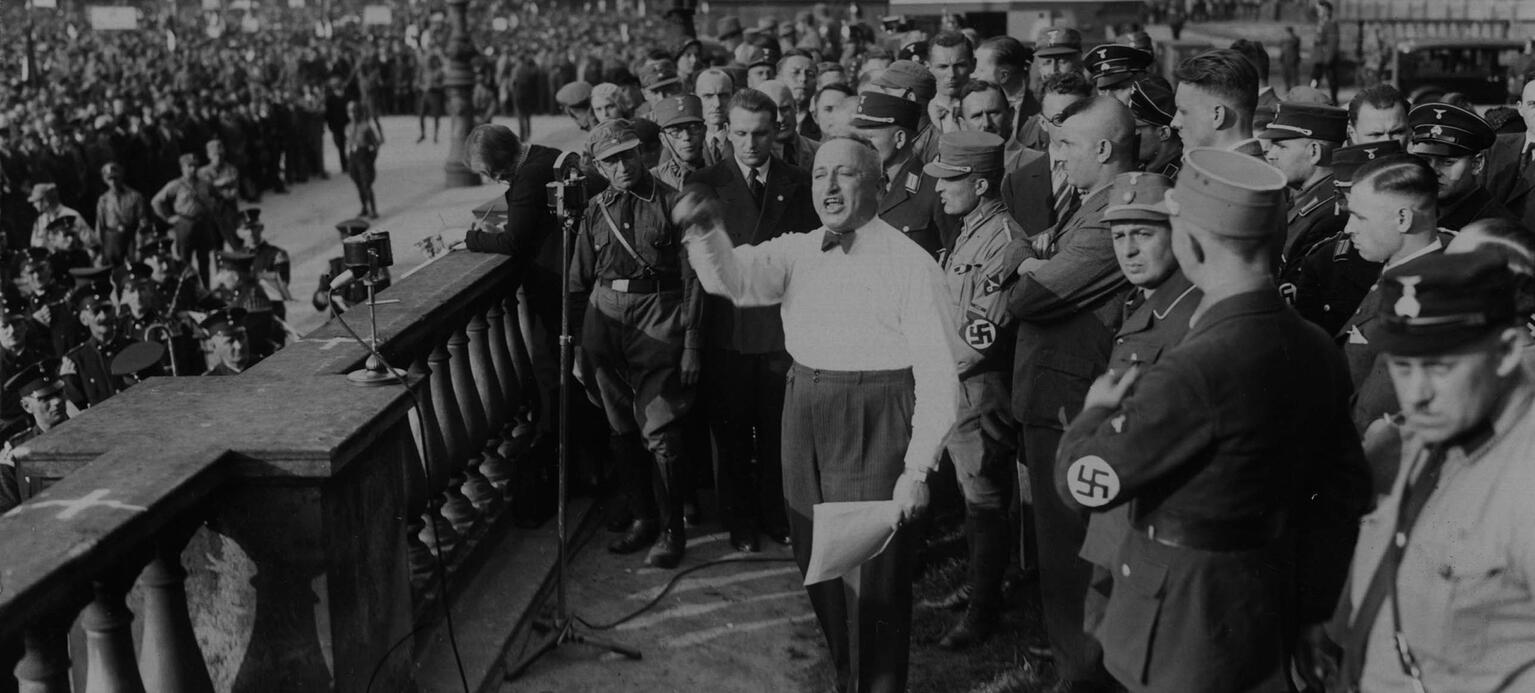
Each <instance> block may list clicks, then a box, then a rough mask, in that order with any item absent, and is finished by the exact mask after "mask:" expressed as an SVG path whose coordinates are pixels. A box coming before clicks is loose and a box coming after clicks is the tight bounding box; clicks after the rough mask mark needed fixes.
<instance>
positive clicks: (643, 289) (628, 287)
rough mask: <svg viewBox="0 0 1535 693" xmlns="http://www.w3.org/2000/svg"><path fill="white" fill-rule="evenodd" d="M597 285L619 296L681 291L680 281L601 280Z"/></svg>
mask: <svg viewBox="0 0 1535 693" xmlns="http://www.w3.org/2000/svg"><path fill="white" fill-rule="evenodd" d="M599 283H600V284H601V285H602V286H605V287H607V288H609V289H612V290H614V291H617V292H618V293H621V294H654V293H660V292H662V291H681V290H682V280H681V279H665V278H663V279H603V280H601V281H600V282H599Z"/></svg>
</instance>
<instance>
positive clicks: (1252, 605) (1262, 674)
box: [1051, 148, 1369, 693]
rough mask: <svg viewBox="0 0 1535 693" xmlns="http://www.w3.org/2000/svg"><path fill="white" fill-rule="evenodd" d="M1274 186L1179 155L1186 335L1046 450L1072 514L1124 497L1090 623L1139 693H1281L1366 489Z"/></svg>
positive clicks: (1107, 390)
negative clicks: (1189, 291)
mask: <svg viewBox="0 0 1535 693" xmlns="http://www.w3.org/2000/svg"><path fill="white" fill-rule="evenodd" d="M1284 187H1285V181H1284V176H1283V175H1282V174H1280V173H1279V172H1278V171H1276V170H1274V169H1273V168H1272V167H1270V166H1268V165H1267V164H1265V163H1263V162H1261V161H1258V160H1256V158H1254V157H1250V156H1246V155H1243V154H1240V153H1237V152H1232V151H1230V150H1224V149H1213V148H1197V149H1191V150H1190V151H1189V152H1188V154H1187V156H1186V157H1185V167H1184V170H1183V174H1182V176H1180V177H1179V179H1178V183H1177V186H1176V187H1175V188H1174V189H1173V190H1172V191H1170V192H1169V193H1168V195H1167V199H1166V204H1167V207H1168V210H1169V214H1170V217H1171V220H1172V232H1173V238H1172V243H1173V252H1174V254H1175V255H1176V257H1177V259H1178V264H1179V266H1180V267H1181V268H1182V269H1183V271H1184V272H1185V273H1186V275H1187V276H1188V278H1189V280H1190V281H1191V282H1192V283H1193V284H1194V285H1195V286H1198V287H1200V289H1201V290H1202V291H1203V292H1204V297H1203V298H1202V299H1201V301H1200V304H1199V307H1198V308H1197V309H1196V310H1195V317H1194V323H1193V326H1192V327H1191V328H1190V329H1189V332H1188V334H1187V336H1185V338H1184V339H1183V341H1182V342H1181V343H1180V344H1179V345H1178V346H1176V347H1173V348H1172V349H1170V350H1168V351H1167V352H1165V353H1163V354H1162V355H1161V357H1160V358H1159V360H1158V361H1157V363H1156V365H1154V366H1151V367H1149V368H1148V367H1132V368H1130V369H1129V370H1128V371H1126V372H1118V371H1114V372H1110V373H1106V374H1104V375H1103V376H1101V377H1099V378H1098V379H1097V381H1095V382H1094V383H1093V385H1092V388H1091V389H1090V390H1089V391H1088V392H1087V396H1086V400H1085V403H1084V406H1083V409H1082V413H1081V415H1080V416H1078V417H1077V418H1076V419H1075V420H1073V421H1072V424H1071V426H1070V428H1069V430H1068V431H1067V432H1066V435H1065V437H1064V438H1062V440H1061V445H1060V449H1059V454H1058V455H1057V456H1056V459H1055V461H1054V462H1055V468H1056V475H1055V484H1054V485H1053V487H1051V488H1054V489H1055V491H1056V495H1057V496H1058V497H1059V498H1060V499H1061V500H1063V501H1064V502H1065V503H1066V504H1067V507H1069V508H1071V509H1073V510H1076V511H1092V512H1104V511H1107V510H1110V509H1112V508H1115V507H1121V506H1128V507H1129V511H1128V512H1129V520H1130V531H1129V532H1127V533H1126V535H1125V539H1124V541H1123V542H1122V543H1121V544H1120V545H1119V547H1118V551H1117V552H1116V554H1115V563H1116V564H1117V566H1116V568H1115V570H1113V571H1112V572H1113V576H1114V577H1113V579H1114V584H1113V590H1112V593H1111V594H1110V596H1109V599H1108V603H1107V607H1106V610H1105V612H1104V617H1103V620H1102V622H1101V623H1099V624H1098V627H1097V629H1096V630H1095V631H1094V633H1095V635H1096V636H1097V638H1098V639H1099V641H1100V642H1101V643H1102V644H1103V652H1104V662H1105V664H1106V666H1107V667H1108V669H1109V671H1110V672H1111V673H1112V674H1113V675H1114V678H1116V679H1117V680H1118V681H1119V683H1120V684H1121V685H1123V686H1124V687H1126V688H1127V689H1129V690H1131V691H1137V692H1139V691H1178V692H1179V693H1190V692H1192V693H1199V692H1202V691H1209V692H1211V693H1214V692H1217V691H1219V692H1221V693H1229V692H1230V691H1263V690H1286V689H1287V688H1288V686H1289V683H1288V681H1287V678H1288V672H1289V667H1288V662H1287V661H1286V656H1285V653H1286V652H1287V648H1289V647H1290V646H1291V645H1293V643H1294V641H1293V640H1291V638H1293V637H1295V636H1296V635H1297V633H1298V628H1299V626H1300V625H1301V624H1311V623H1317V622H1320V621H1323V620H1325V619H1326V618H1327V616H1328V615H1329V614H1330V613H1331V607H1332V605H1333V604H1335V603H1336V599H1337V595H1338V591H1339V589H1340V588H1341V582H1342V575H1343V572H1344V561H1346V560H1347V559H1346V558H1344V557H1346V556H1347V552H1348V551H1349V550H1351V549H1352V546H1353V538H1354V532H1355V530H1354V523H1356V522H1357V521H1358V517H1359V515H1360V514H1361V513H1362V511H1363V509H1364V507H1365V504H1366V503H1367V502H1368V499H1369V491H1368V481H1367V479H1366V474H1365V472H1364V469H1363V460H1362V458H1363V453H1362V451H1361V450H1360V448H1359V440H1358V438H1357V437H1356V435H1355V434H1354V432H1353V431H1352V430H1351V427H1350V425H1349V422H1348V396H1349V392H1348V387H1347V385H1346V384H1344V381H1343V377H1344V375H1343V372H1344V370H1345V366H1344V364H1343V361H1342V359H1341V357H1340V356H1339V354H1338V352H1337V351H1336V350H1335V349H1334V348H1333V347H1332V345H1330V344H1329V343H1328V342H1327V338H1326V336H1325V335H1323V334H1322V333H1321V332H1320V331H1318V330H1316V329H1315V328H1313V327H1311V326H1310V325H1309V324H1307V323H1305V322H1304V321H1303V320H1302V319H1301V318H1300V317H1299V316H1297V315H1295V313H1294V312H1293V311H1291V310H1289V308H1288V307H1286V306H1285V304H1284V301H1283V299H1281V298H1280V296H1279V293H1278V291H1276V290H1275V289H1274V285H1273V279H1272V269H1271V268H1272V267H1273V262H1272V258H1271V253H1272V252H1273V248H1274V247H1275V246H1276V243H1275V242H1274V239H1273V236H1274V234H1276V233H1277V232H1278V228H1279V225H1278V224H1277V223H1276V222H1277V219H1278V218H1279V216H1280V215H1281V214H1283V209H1284ZM1297 374H1306V375H1307V376H1308V377H1297ZM1217 409H1218V410H1219V415H1218V416H1217V415H1216V414H1215V411H1216V410H1217Z"/></svg>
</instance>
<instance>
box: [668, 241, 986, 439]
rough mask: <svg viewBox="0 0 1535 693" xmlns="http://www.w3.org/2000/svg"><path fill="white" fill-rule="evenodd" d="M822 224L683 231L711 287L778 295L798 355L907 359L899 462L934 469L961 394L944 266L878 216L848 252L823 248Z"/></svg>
mask: <svg viewBox="0 0 1535 693" xmlns="http://www.w3.org/2000/svg"><path fill="white" fill-rule="evenodd" d="M825 233H826V230H825V229H824V227H823V228H821V229H817V230H816V231H813V232H811V233H791V234H785V235H783V236H779V237H777V238H774V239H772V240H770V241H767V242H765V243H761V244H759V245H742V246H738V247H732V245H731V242H730V238H729V237H728V236H726V235H725V233H724V232H723V231H721V230H719V229H714V230H710V231H709V232H708V233H706V234H703V235H702V236H698V235H696V234H689V235H688V237H687V241H686V242H687V246H688V260H689V261H690V262H691V263H692V264H693V268H694V270H695V271H696V272H697V273H698V281H699V283H700V284H701V285H702V286H703V288H704V290H705V291H708V292H709V293H711V294H715V295H718V296H724V297H726V298H729V299H730V300H731V301H733V302H735V304H736V305H738V306H770V305H774V304H778V305H780V306H781V307H780V312H781V314H782V316H783V331H784V344H785V346H786V348H787V349H788V351H789V355H791V356H793V357H794V360H795V361H797V362H798V363H800V364H801V365H804V366H806V367H808V368H814V369H818V370H835V371H878V370H895V369H902V368H911V369H912V375H913V377H914V379H915V381H916V404H915V407H914V410H913V413H912V435H911V443H910V444H909V445H908V446H907V449H906V457H905V465H906V466H907V467H908V468H913V469H927V470H932V469H934V468H936V467H937V465H938V453H939V450H940V449H941V446H942V444H943V438H944V436H945V435H946V434H947V433H948V431H949V428H950V427H951V426H953V424H954V419H955V416H956V412H957V408H958V401H959V400H958V397H959V376H958V373H957V371H956V369H955V361H954V356H953V353H952V352H951V350H950V348H949V344H948V341H947V335H948V334H949V332H950V331H952V329H953V328H952V326H951V324H950V323H951V321H950V319H949V316H948V314H947V311H946V310H945V304H946V302H947V294H946V290H945V288H944V283H943V276H942V274H941V273H940V272H939V270H938V265H937V264H936V263H934V262H933V259H932V257H930V256H929V255H928V254H927V253H926V252H924V251H923V250H922V248H920V247H918V246H917V244H916V243H914V242H912V240H911V239H909V238H907V237H906V234H903V233H901V232H900V231H898V230H896V229H895V228H894V227H892V226H890V225H889V224H887V223H885V222H884V221H882V220H880V219H879V218H878V217H875V218H874V219H871V220H870V221H869V222H868V223H866V224H864V225H863V226H862V227H860V228H859V229H858V230H857V231H856V234H857V235H856V236H855V237H854V241H853V244H852V246H851V248H850V249H849V250H847V251H846V252H844V251H843V250H842V249H841V248H840V247H834V248H832V249H831V250H828V251H823V250H821V241H822V239H823V238H824V236H825Z"/></svg>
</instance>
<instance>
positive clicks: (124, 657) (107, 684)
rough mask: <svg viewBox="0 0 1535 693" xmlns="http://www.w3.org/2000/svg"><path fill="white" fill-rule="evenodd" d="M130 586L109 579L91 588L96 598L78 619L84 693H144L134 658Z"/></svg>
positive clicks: (99, 580) (129, 583)
mask: <svg viewBox="0 0 1535 693" xmlns="http://www.w3.org/2000/svg"><path fill="white" fill-rule="evenodd" d="M132 584H133V583H132V581H131V580H124V579H121V578H119V577H116V576H110V577H104V578H100V579H98V580H96V581H95V582H94V583H93V585H92V586H93V587H94V591H95V594H96V597H95V599H93V600H92V601H91V603H90V605H88V606H86V607H85V611H84V612H82V613H81V619H80V627H81V629H83V630H84V631H85V693H144V681H143V679H141V678H139V666H138V663H137V662H136V661H135V658H134V656H133V612H132V611H129V610H128V602H127V596H128V588H129V587H130V586H131V585H132Z"/></svg>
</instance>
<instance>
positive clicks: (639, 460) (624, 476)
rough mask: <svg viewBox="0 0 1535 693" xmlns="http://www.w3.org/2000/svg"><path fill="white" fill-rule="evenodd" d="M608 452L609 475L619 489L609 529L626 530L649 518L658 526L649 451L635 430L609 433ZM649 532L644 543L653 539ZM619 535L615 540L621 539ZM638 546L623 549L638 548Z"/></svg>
mask: <svg viewBox="0 0 1535 693" xmlns="http://www.w3.org/2000/svg"><path fill="white" fill-rule="evenodd" d="M608 453H609V454H610V455H611V459H612V460H613V467H612V475H611V477H610V478H612V479H613V482H614V485H615V486H616V490H617V491H618V493H617V494H616V495H617V498H618V501H619V502H618V507H617V508H616V509H615V512H613V513H612V514H611V515H610V516H609V518H608V531H611V532H627V531H628V530H629V529H630V527H631V526H632V525H633V524H634V523H635V522H637V521H639V520H648V521H650V522H651V524H652V525H655V526H657V527H659V526H660V523H659V521H658V518H657V517H656V505H655V497H654V496H653V495H651V490H650V485H651V481H650V478H651V473H650V454H649V453H647V452H646V451H645V446H644V443H643V442H642V439H641V438H640V434H638V433H623V434H614V435H612V436H609V437H608ZM655 536H656V535H655V534H654V533H652V534H650V538H649V539H647V540H646V543H649V542H651V541H655ZM622 541H623V540H622V539H619V540H618V541H617V542H615V543H618V542H622ZM641 548H644V546H638V547H635V548H633V549H630V550H629V551H626V552H624V553H632V552H634V551H638V550H640V549H641Z"/></svg>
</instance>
